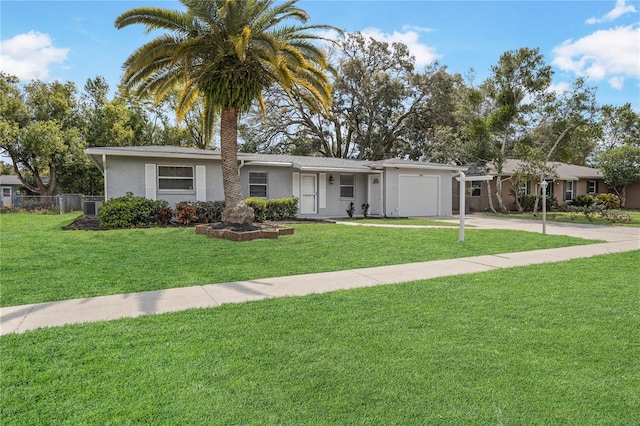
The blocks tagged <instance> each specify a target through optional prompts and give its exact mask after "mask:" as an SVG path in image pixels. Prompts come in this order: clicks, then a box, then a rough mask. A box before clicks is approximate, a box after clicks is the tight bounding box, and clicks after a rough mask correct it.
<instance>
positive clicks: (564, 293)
mask: <svg viewBox="0 0 640 426" xmlns="http://www.w3.org/2000/svg"><path fill="white" fill-rule="evenodd" d="M301 229H302V230H303V232H301V234H303V233H304V232H306V227H303V228H301ZM341 229H342V228H341ZM343 231H345V230H343ZM134 234H135V233H134ZM121 235H128V234H126V233H123V234H121ZM152 235H156V234H152ZM639 264H640V251H635V252H629V253H622V254H615V255H606V256H598V257H595V258H591V259H578V260H572V261H568V262H563V263H554V264H546V265H535V266H528V267H520V268H513V269H505V270H497V271H491V272H486V273H480V274H473V275H463V276H455V277H447V278H441V279H434V280H428V281H420V282H413V283H407V284H401V285H391V286H380V287H373V288H363V289H357V290H349V291H338V292H333V293H328V294H321V295H312V296H306V297H301V298H282V299H270V300H264V301H260V302H253V303H246V304H240V305H224V306H222V307H219V308H214V309H206V310H205V309H202V310H191V311H186V312H181V313H172V314H165V315H158V316H149V317H141V318H136V319H123V320H117V321H111V322H105V323H94V324H81V325H73V326H66V327H61V328H53V329H41V330H36V331H32V332H27V333H25V334H23V335H8V336H3V337H1V338H0V351H1V353H2V356H1V357H0V371H1V372H2V374H1V375H0V395H1V397H2V403H1V405H2V411H1V414H0V416H1V417H0V423H2V424H5V425H23V424H73V425H75V424H136V423H151V424H167V425H174V424H238V425H265V424H287V425H289V424H290V425H335V424H341V425H342V424H376V425H397V424H416V425H423V424H512V425H522V424H570V425H578V424H580V425H585V424H588V425H594V424H603V425H604V424H615V425H631V424H637V423H638V419H640V363H639V362H638V353H640V332H639V328H638V324H640V292H639V291H638V281H637V275H636V274H634V273H630V272H629V271H632V270H635V269H637V265H639Z"/></svg>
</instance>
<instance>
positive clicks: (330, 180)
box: [329, 175, 333, 185]
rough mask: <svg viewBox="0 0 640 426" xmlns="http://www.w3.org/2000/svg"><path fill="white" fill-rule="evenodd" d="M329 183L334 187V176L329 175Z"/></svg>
mask: <svg viewBox="0 0 640 426" xmlns="http://www.w3.org/2000/svg"><path fill="white" fill-rule="evenodd" d="M329 183H330V184H331V185H333V175H329Z"/></svg>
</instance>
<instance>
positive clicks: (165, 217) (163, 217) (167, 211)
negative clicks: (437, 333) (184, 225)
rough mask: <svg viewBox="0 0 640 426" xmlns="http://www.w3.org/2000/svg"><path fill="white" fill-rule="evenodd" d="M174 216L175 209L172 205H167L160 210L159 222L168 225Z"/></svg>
mask: <svg viewBox="0 0 640 426" xmlns="http://www.w3.org/2000/svg"><path fill="white" fill-rule="evenodd" d="M172 218H173V210H171V207H165V208H163V209H162V210H160V211H159V212H158V224H160V225H168V224H169V222H171V219H172Z"/></svg>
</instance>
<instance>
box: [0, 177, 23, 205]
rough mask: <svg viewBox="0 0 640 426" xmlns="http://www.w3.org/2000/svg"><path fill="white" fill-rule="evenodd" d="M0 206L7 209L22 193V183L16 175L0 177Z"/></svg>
mask: <svg viewBox="0 0 640 426" xmlns="http://www.w3.org/2000/svg"><path fill="white" fill-rule="evenodd" d="M0 191H1V192H0V194H1V197H0V205H1V206H2V207H7V206H8V205H10V204H13V203H14V202H15V198H16V197H18V196H19V195H20V194H21V193H22V182H21V181H20V179H18V176H16V175H0Z"/></svg>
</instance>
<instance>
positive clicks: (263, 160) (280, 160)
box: [86, 146, 464, 172]
mask: <svg viewBox="0 0 640 426" xmlns="http://www.w3.org/2000/svg"><path fill="white" fill-rule="evenodd" d="M86 153H87V154H88V155H90V156H93V157H94V159H96V160H97V157H99V156H101V155H103V154H105V155H119V156H136V157H139V156H148V157H153V156H160V157H176V158H205V159H212V158H213V159H219V158H220V151H218V150H202V149H197V148H184V147H177V146H126V147H103V148H88V149H87V150H86ZM238 159H239V160H244V161H245V164H247V165H248V164H261V165H274V166H277V165H282V166H288V167H292V168H295V169H299V170H327V171H329V170H332V171H336V170H351V171H361V172H367V171H371V169H381V168H385V167H410V168H421V169H438V170H451V171H460V170H464V167H458V166H450V165H445V164H436V163H426V162H420V161H408V160H400V159H391V160H382V161H364V160H354V159H346V158H328V157H305V156H298V155H283V154H255V153H238Z"/></svg>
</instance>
